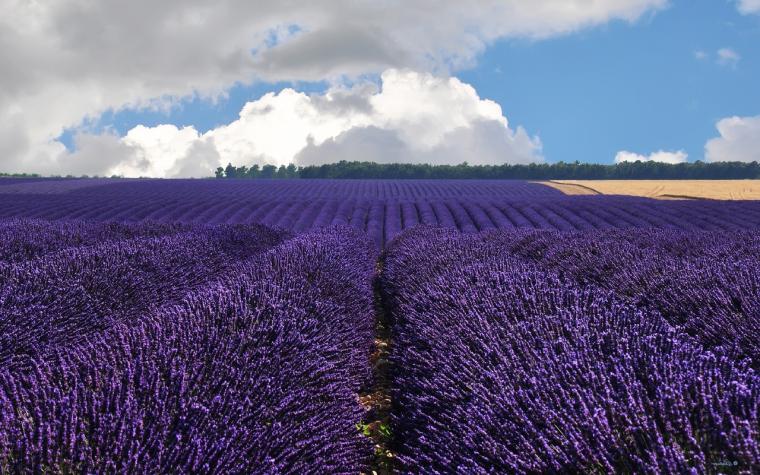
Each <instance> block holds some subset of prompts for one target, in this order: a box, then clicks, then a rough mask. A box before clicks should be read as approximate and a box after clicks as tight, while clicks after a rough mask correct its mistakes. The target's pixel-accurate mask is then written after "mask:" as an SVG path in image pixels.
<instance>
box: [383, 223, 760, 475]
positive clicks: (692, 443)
mask: <svg viewBox="0 0 760 475" xmlns="http://www.w3.org/2000/svg"><path fill="white" fill-rule="evenodd" d="M507 239H512V240H514V241H516V240H519V239H520V236H519V235H517V236H511V237H510V238H507V237H505V238H504V241H502V242H501V243H495V242H494V241H493V240H491V241H490V242H489V241H488V240H487V239H484V237H483V236H478V235H462V234H458V233H454V232H451V231H446V230H441V229H425V228H420V229H418V230H415V231H412V232H409V233H407V234H405V235H404V236H402V237H401V238H399V239H398V240H397V241H396V242H394V243H393V244H392V245H391V247H390V249H389V250H388V251H387V254H386V258H385V264H384V270H383V274H382V285H383V288H384V292H385V297H384V298H385V299H386V301H387V302H388V304H389V308H390V311H391V313H392V318H393V321H394V326H393V339H392V341H393V347H392V350H391V362H392V367H393V381H394V394H393V395H394V409H393V416H394V437H395V439H396V442H397V445H396V447H395V449H396V450H397V451H398V452H399V460H400V463H401V465H402V467H401V468H402V470H404V471H410V472H423V471H424V472H426V473H449V472H451V471H458V472H463V473H505V472H508V473H525V472H591V471H597V472H610V473H615V472H642V473H656V472H670V473H678V472H689V471H692V470H693V471H696V472H702V473H703V472H707V471H711V470H714V469H715V467H716V465H714V464H716V463H723V462H724V461H725V460H729V461H732V462H733V461H736V463H737V467H738V468H740V469H742V470H744V471H749V470H751V468H752V467H755V466H757V465H758V464H760V445H759V441H760V434H759V433H758V427H760V413H759V411H760V409H759V408H760V379H759V378H758V376H757V374H756V373H755V372H754V371H753V370H752V369H751V368H748V367H746V365H745V364H744V363H741V362H736V361H735V360H733V359H731V358H728V357H726V356H722V355H721V354H719V353H712V352H709V351H706V350H704V348H703V347H702V345H700V344H699V343H698V342H696V341H694V340H693V339H692V338H691V337H689V336H688V335H686V334H683V333H680V332H679V331H677V330H676V329H675V328H674V327H673V326H672V325H670V324H669V323H668V322H666V321H665V320H664V319H663V318H662V317H661V316H660V315H659V314H658V313H657V312H655V311H646V310H641V309H638V308H636V307H634V306H632V305H630V304H628V303H626V302H624V301H622V300H620V298H619V297H618V296H616V295H615V294H614V293H611V292H608V291H606V290H604V289H600V288H598V287H595V286H591V285H588V286H585V287H580V286H578V285H577V284H576V283H575V282H574V281H573V280H568V279H565V278H562V277H560V276H559V275H557V274H556V273H553V272H551V271H548V270H545V269H542V268H541V267H539V266H537V265H535V264H533V263H531V262H529V261H526V260H521V259H517V258H515V257H514V256H512V255H511V253H510V252H509V250H508V249H505V248H504V246H503V245H504V244H505V241H506V240H507Z"/></svg>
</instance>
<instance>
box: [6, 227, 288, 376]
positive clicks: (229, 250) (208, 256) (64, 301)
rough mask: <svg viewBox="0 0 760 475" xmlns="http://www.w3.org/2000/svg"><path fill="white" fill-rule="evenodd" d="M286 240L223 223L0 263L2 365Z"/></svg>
mask: <svg viewBox="0 0 760 475" xmlns="http://www.w3.org/2000/svg"><path fill="white" fill-rule="evenodd" d="M165 228H166V227H165V226H159V227H158V228H157V229H165ZM138 229H146V228H144V227H141V226H138ZM282 238H283V234H282V233H281V232H277V231H271V230H269V229H267V228H264V227H261V226H223V227H216V228H209V229H195V230H193V231H188V232H184V233H179V234H174V235H169V236H163V237H155V238H136V239H129V240H121V241H114V242H106V243H104V244H100V245H94V246H84V247H77V248H71V249H66V250H63V251H60V252H58V253H54V254H50V255H48V256H46V258H45V259H43V260H41V261H38V260H30V261H25V262H18V263H14V264H6V265H0V366H4V365H7V364H11V363H13V364H21V363H24V362H26V360H27V359H28V358H29V357H34V356H35V355H37V354H38V353H40V352H43V351H44V350H45V349H46V348H48V347H49V346H51V345H52V346H55V345H58V344H63V343H71V342H73V341H77V340H79V339H81V338H84V337H86V336H87V335H89V334H90V333H92V332H94V331H99V330H103V329H106V328H108V327H109V326H112V325H114V324H115V323H117V322H123V321H128V320H129V319H131V318H132V317H133V316H134V315H135V314H139V313H142V312H145V311H147V310H148V309H150V308H151V307H152V306H155V305H160V304H162V303H164V302H169V301H172V300H176V299H178V298H182V297H183V296H184V295H185V293H186V292H188V291H189V290H190V289H192V288H194V287H196V286H198V285H201V284H203V283H204V282H207V281H208V280H210V279H212V278H214V277H215V276H216V275H217V274H218V273H220V272H224V271H225V270H228V269H229V268H230V267H231V266H232V265H233V264H234V263H235V262H237V261H239V260H241V259H245V258H248V257H250V256H252V255H255V254H256V253H259V252H262V251H263V250H266V249H268V248H270V247H272V246H274V245H276V244H277V243H279V242H280V241H281V240H282Z"/></svg>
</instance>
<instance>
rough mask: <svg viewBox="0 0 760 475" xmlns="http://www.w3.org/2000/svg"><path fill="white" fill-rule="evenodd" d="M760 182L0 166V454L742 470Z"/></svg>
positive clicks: (95, 464)
mask: <svg viewBox="0 0 760 475" xmlns="http://www.w3.org/2000/svg"><path fill="white" fill-rule="evenodd" d="M759 227H760V202H752V201H736V202H722V201H707V200H704V201H697V200H688V201H687V200H683V201H655V200H650V199H645V198H631V197H616V196H565V195H563V194H562V193H561V192H559V191H557V190H555V189H553V188H550V187H547V186H543V185H540V184H534V183H528V182H520V181H444V180H439V181H415V180H399V181H381V180H377V181H370V180H367V181H362V180H343V181H330V180H115V179H114V180H105V179H71V180H69V179H59V180H49V179H24V180H19V179H0V472H2V473H6V472H7V473H42V472H44V473H147V472H158V473H294V474H295V473H371V472H372V471H375V472H380V473H390V472H400V473H577V472H595V473H621V472H623V473H715V472H731V473H736V472H738V473H753V471H754V470H756V469H757V467H760V374H759V373H758V371H759V370H760V337H759V336H758V335H760V264H759V263H758V255H760V233H758V228H759Z"/></svg>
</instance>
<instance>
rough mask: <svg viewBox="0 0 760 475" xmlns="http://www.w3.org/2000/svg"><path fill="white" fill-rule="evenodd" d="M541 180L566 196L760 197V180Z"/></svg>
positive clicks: (716, 198)
mask: <svg viewBox="0 0 760 475" xmlns="http://www.w3.org/2000/svg"><path fill="white" fill-rule="evenodd" d="M541 183H543V184H544V185H548V186H551V187H553V188H556V189H558V190H560V191H562V192H563V193H565V194H567V195H627V196H643V197H646V198H656V199H709V200H760V180H551V181H543V182H541Z"/></svg>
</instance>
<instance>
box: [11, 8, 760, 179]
mask: <svg viewBox="0 0 760 475" xmlns="http://www.w3.org/2000/svg"><path fill="white" fill-rule="evenodd" d="M0 7H2V11H3V12H4V13H5V14H4V15H3V17H2V18H0V64H1V65H2V69H3V71H2V74H0V124H3V125H4V127H2V128H0V172H35V173H42V174H60V175H66V174H74V175H80V174H90V175H94V174H97V175H114V174H116V175H123V176H153V177H200V176H208V175H211V174H212V170H213V169H215V168H216V167H217V166H224V165H226V164H227V163H228V162H232V163H233V164H236V165H249V166H250V165H253V164H259V165H263V164H267V163H270V164H274V165H283V164H289V163H295V164H297V165H299V166H304V165H312V164H322V163H331V162H335V161H338V160H371V161H376V162H380V163H390V162H400V163H432V164H456V163H461V162H464V161H467V162H468V163H470V164H504V163H509V164H518V163H533V162H538V163H541V162H548V163H552V162H557V161H566V162H572V161H576V160H577V161H581V162H594V163H616V162H621V161H635V160H643V161H646V160H656V161H664V162H668V163H679V162H683V161H696V160H704V161H755V160H760V87H759V86H758V84H760V0H533V1H531V2H525V1H523V0H480V1H473V2H461V1H459V0H405V1H401V0H385V1H376V0H373V1H370V0H324V1H322V2H314V1H306V0H287V1H282V0H258V1H256V2H250V1H244V0H219V1H215V2H208V1H200V0H183V1H180V0H166V1H163V2H158V3H157V2H153V1H148V0H133V1H131V2H121V1H118V0H101V1H98V2H92V1H88V0H59V1H56V2H39V1H35V0H0Z"/></svg>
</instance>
